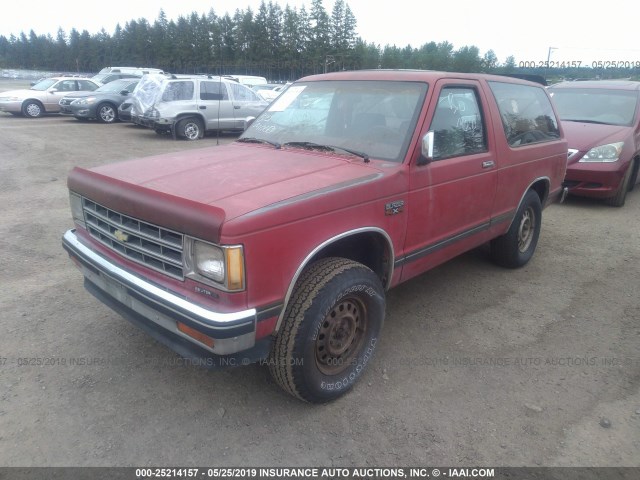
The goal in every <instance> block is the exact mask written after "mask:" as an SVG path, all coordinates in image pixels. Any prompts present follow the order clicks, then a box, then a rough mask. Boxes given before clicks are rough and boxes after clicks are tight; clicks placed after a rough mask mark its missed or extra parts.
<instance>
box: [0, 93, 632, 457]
mask: <svg viewBox="0 0 640 480" xmlns="http://www.w3.org/2000/svg"><path fill="white" fill-rule="evenodd" d="M12 87H13V85H12V84H9V83H8V82H0V91H2V90H8V89H9V88H12ZM233 139H234V137H230V136H226V137H223V138H222V139H221V142H222V143H224V142H230V141H232V140H233ZM213 145H216V139H215V138H207V139H205V140H203V141H201V142H192V143H189V142H185V141H178V142H176V141H173V140H172V139H170V138H166V137H160V136H158V135H156V134H154V133H153V132H152V131H150V130H145V129H140V128H137V127H134V126H132V125H130V124H116V125H99V124H96V123H95V122H88V123H83V122H78V121H76V120H74V119H69V118H62V117H59V116H49V117H45V118H40V119H35V120H30V119H25V118H20V117H12V116H10V115H8V114H3V113H0V169H1V170H0V203H1V204H2V210H1V218H2V222H1V224H0V231H1V233H0V254H1V257H0V258H1V267H0V281H1V284H2V289H1V291H0V308H1V311H2V316H1V317H0V398H1V400H2V401H1V402H0V465H1V466H90V465H93V466H99V465H114V466H125V465H156V466H171V465H182V466H188V465H199V466H204V465H227V466H233V465H243V466H247V465H256V466H258V465H260V466H267V465H289V466H304V465H306V466H313V465H316V466H334V465H335V466H416V465H448V466H464V465H467V466H469V465H471V466H473V465H485V466H520V465H529V466H536V465H544V466H552V465H554V466H556V465H558V466H566V465H573V466H639V465H640V456H639V455H638V451H640V393H639V385H640V352H639V349H638V345H639V343H640V302H639V301H638V297H639V295H640V294H639V292H638V285H639V284H640V270H639V268H638V265H639V263H640V241H639V240H638V239H639V238H640V222H638V218H639V212H640V191H634V192H633V193H632V194H630V196H629V197H628V200H627V205H626V206H625V207H624V208H622V209H615V208H611V207H606V206H604V205H602V204H599V203H597V202H592V201H585V200H579V199H569V201H568V202H567V203H566V204H564V205H553V206H551V207H549V208H548V209H547V210H545V213H544V219H543V230H542V235H541V237H540V244H539V246H538V251H537V252H536V255H535V257H534V259H533V260H532V262H530V263H529V265H527V266H526V267H525V268H523V269H520V270H516V271H508V270H503V269H500V268H498V267H495V266H494V265H492V264H491V263H489V262H488V260H487V251H486V249H484V248H480V249H477V250H475V251H473V252H470V253H468V254H466V255H464V256H462V257H460V258H458V259H456V260H454V261H452V262H449V263H448V264H446V265H443V266H441V267H439V268H437V269H435V270H433V271H431V272H429V273H427V274H425V275H423V276H421V277H420V278H418V279H416V280H414V281H411V282H409V283H407V284H404V285H402V286H400V287H398V288H397V289H395V290H393V291H391V292H389V295H388V306H387V319H386V323H385V326H384V331H383V335H382V341H381V343H380V345H379V350H378V352H377V356H376V358H375V360H374V361H373V363H372V364H371V365H370V368H369V370H368V372H367V373H366V375H365V377H364V378H363V381H362V382H361V383H360V384H358V385H357V386H356V388H355V389H354V390H353V391H352V392H351V393H349V394H348V395H346V396H345V397H343V398H342V399H340V400H338V401H336V402H334V403H332V404H329V405H324V406H312V405H307V404H304V403H301V402H299V401H297V400H295V399H293V398H290V397H289V396H287V395H286V394H285V393H283V392H282V391H280V389H279V388H278V387H277V386H276V385H275V383H274V382H273V381H272V380H271V379H270V377H269V375H268V372H267V369H266V367H261V366H256V365H253V366H248V367H244V368H238V369H232V370H225V371H208V370H205V369H201V368H197V367H193V366H184V365H181V363H180V362H179V360H178V358H177V357H176V355H175V354H173V353H172V352H171V351H170V350H168V349H167V348H165V347H163V346H162V345H160V344H158V343H156V342H155V341H154V340H152V339H151V338H150V337H148V336H147V335H146V334H143V333H142V332H140V331H138V330H137V329H136V328H135V327H133V326H132V325H131V324H129V323H128V322H127V321H126V320H124V319H122V318H121V317H119V316H118V315H116V314H114V313H112V312H111V311H110V310H109V309H107V308H106V307H104V306H102V305H101V304H100V303H99V302H98V301H96V300H95V299H94V298H93V297H91V296H90V295H89V294H88V293H86V292H85V291H84V289H83V287H82V278H81V275H80V274H79V272H78V271H77V270H76V268H75V267H74V266H73V264H72V263H71V262H70V261H69V259H68V258H67V256H66V254H65V253H64V251H63V250H62V248H61V243H60V238H61V235H62V234H63V233H64V231H65V230H66V229H68V228H70V227H71V225H72V223H71V218H70V213H69V208H68V197H67V190H66V186H65V179H66V175H67V172H68V171H69V170H70V169H71V167H72V166H74V165H81V166H85V167H86V166H93V165H101V164H104V163H109V162H115V161H119V160H124V159H128V158H134V157H138V156H143V155H151V154H155V153H159V152H167V151H177V150H183V149H190V148H199V147H203V146H213ZM42 362H44V363H47V364H46V365H38V363H42ZM25 363H27V365H25Z"/></svg>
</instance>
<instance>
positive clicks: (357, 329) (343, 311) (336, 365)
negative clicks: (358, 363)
mask: <svg viewBox="0 0 640 480" xmlns="http://www.w3.org/2000/svg"><path fill="white" fill-rule="evenodd" d="M366 330H367V310H366V307H365V305H364V303H363V302H362V301H361V300H360V299H358V298H357V297H353V296H350V297H344V298H342V299H341V300H340V301H339V302H338V303H336V304H335V305H334V306H333V308H332V309H331V311H330V312H329V313H328V314H327V316H326V317H325V318H324V320H323V321H322V324H321V325H320V328H319V329H318V336H317V339H316V342H315V355H316V364H317V366H318V369H319V370H320V371H321V372H322V373H323V374H325V375H338V374H340V373H342V372H343V371H344V370H346V369H347V368H349V367H350V366H352V365H353V364H354V361H355V359H356V358H357V356H358V353H359V352H360V350H361V346H362V343H363V341H364V337H365V333H366Z"/></svg>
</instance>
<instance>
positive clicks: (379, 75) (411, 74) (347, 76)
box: [300, 70, 541, 87]
mask: <svg viewBox="0 0 640 480" xmlns="http://www.w3.org/2000/svg"><path fill="white" fill-rule="evenodd" d="M441 79H460V80H478V79H484V80H487V81H496V82H505V83H518V84H526V85H531V86H536V87H541V85H540V84H539V83H535V82H530V81H528V80H523V79H520V78H515V77H508V76H502V75H491V74H487V73H460V72H439V71H435V70H354V71H346V72H334V73H324V74H319V75H310V76H307V77H303V78H301V79H300V81H302V80H304V81H317V80H397V81H413V82H427V83H433V82H435V81H437V80H441Z"/></svg>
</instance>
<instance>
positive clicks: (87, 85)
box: [78, 80, 98, 92]
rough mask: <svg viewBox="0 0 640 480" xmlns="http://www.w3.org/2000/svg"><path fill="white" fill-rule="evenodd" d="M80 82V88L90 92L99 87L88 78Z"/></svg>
mask: <svg viewBox="0 0 640 480" xmlns="http://www.w3.org/2000/svg"><path fill="white" fill-rule="evenodd" d="M78 84H79V85H80V90H88V91H90V92H93V91H94V90H95V89H96V88H98V87H97V86H96V85H95V84H93V83H91V82H87V81H86V80H78Z"/></svg>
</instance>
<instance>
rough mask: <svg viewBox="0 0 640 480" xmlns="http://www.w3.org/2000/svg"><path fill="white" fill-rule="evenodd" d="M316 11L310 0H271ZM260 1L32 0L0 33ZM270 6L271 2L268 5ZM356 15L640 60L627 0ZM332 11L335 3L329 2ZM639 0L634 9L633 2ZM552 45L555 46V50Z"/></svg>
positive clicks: (388, 35) (423, 4)
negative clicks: (596, 4) (90, 0)
mask: <svg viewBox="0 0 640 480" xmlns="http://www.w3.org/2000/svg"><path fill="white" fill-rule="evenodd" d="M272 1H273V3H278V4H280V6H281V7H282V8H283V9H284V7H285V5H287V4H289V6H290V7H292V8H293V7H296V8H298V9H299V8H300V7H301V6H302V5H304V6H305V7H306V9H307V11H310V10H311V0H272ZM260 3H261V0H105V1H102V2H100V3H98V2H90V3H88V2H86V1H77V0H63V1H61V2H55V1H52V0H27V1H26V2H25V3H24V4H21V6H20V7H8V6H7V5H5V6H4V7H3V9H2V10H3V11H2V15H1V16H0V35H4V36H6V37H9V35H10V34H12V33H13V34H14V35H19V34H20V32H22V31H24V32H25V33H26V34H28V33H29V31H30V30H32V29H33V30H34V31H35V32H36V34H38V35H41V34H47V33H50V34H51V35H52V36H54V37H55V35H56V32H57V30H58V27H62V28H63V29H64V30H65V31H66V32H67V33H68V32H69V31H70V30H71V28H76V30H78V31H80V32H82V30H87V31H88V32H89V33H90V34H94V33H97V32H99V31H100V30H101V29H102V28H104V29H105V30H106V31H107V32H108V33H109V34H112V33H113V31H114V28H115V26H116V24H117V23H120V25H121V26H122V27H124V24H125V23H126V22H127V21H129V20H132V19H135V20H137V19H139V18H146V19H147V20H148V21H149V22H150V23H153V21H154V20H155V19H156V18H157V17H158V13H159V11H160V9H161V8H162V9H164V11H165V13H166V14H167V17H168V18H169V19H170V20H171V19H174V20H175V19H177V18H178V17H179V16H188V15H189V14H191V13H192V12H197V13H207V12H208V11H209V9H210V8H213V9H214V11H215V13H216V14H217V15H223V14H224V13H226V12H228V13H229V14H231V15H233V13H234V12H235V11H236V9H245V10H246V9H247V8H248V7H250V8H251V9H252V10H253V11H254V12H257V10H258V7H259V5H260ZM266 3H268V1H267V2H266ZM345 3H346V4H348V5H349V7H350V8H351V11H352V12H353V14H354V16H355V18H356V20H357V35H358V36H359V37H361V38H363V39H364V40H365V41H367V42H373V43H376V44H379V45H381V46H385V45H396V46H398V47H405V46H407V45H411V46H412V47H420V46H422V45H423V44H425V43H427V42H430V41H435V42H442V41H448V42H450V43H452V44H453V46H454V49H458V48H460V47H463V46H465V45H469V46H471V45H475V46H477V47H478V48H479V49H480V54H481V55H484V53H486V51H487V50H489V49H492V50H493V51H494V52H495V53H496V55H497V56H498V59H499V61H500V62H504V60H505V59H506V57H507V56H508V55H513V56H514V57H515V58H516V61H517V62H520V61H534V62H540V61H545V60H546V59H547V56H548V55H549V52H551V57H550V58H551V60H552V61H557V62H559V61H581V62H582V64H583V65H584V64H591V62H593V61H598V60H603V61H607V60H608V61H611V60H615V61H618V60H633V61H640V43H639V42H638V32H639V29H638V27H637V21H638V20H637V19H638V14H640V7H639V6H638V4H636V3H635V2H630V1H628V0H608V1H607V2H605V3H602V4H598V6H597V8H592V5H589V4H588V3H586V2H584V1H575V0H556V1H554V2H549V1H542V2H528V1H518V0H510V1H505V0H484V1H479V0H475V1H474V0H446V1H425V0H390V1H380V0H377V1H376V0H345ZM323 5H324V7H325V9H326V10H327V13H329V14H331V10H332V8H333V5H334V0H323ZM633 5H635V6H633ZM550 49H551V50H550Z"/></svg>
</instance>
